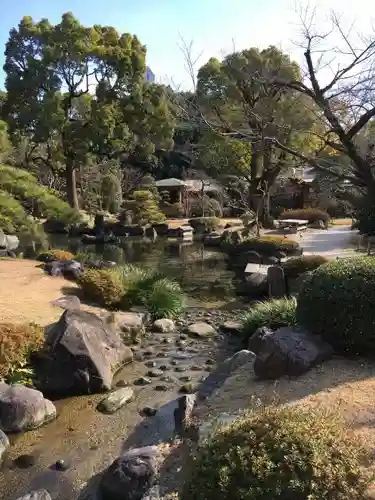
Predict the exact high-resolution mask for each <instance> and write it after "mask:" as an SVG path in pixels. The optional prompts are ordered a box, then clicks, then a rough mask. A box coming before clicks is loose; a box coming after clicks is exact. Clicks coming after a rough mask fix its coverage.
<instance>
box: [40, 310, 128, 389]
mask: <svg viewBox="0 0 375 500" xmlns="http://www.w3.org/2000/svg"><path fill="white" fill-rule="evenodd" d="M132 359H133V353H132V351H131V350H130V349H129V348H128V347H126V346H125V345H124V344H123V342H122V340H121V338H120V336H119V334H118V333H117V332H115V331H114V330H113V329H112V328H111V327H110V326H109V325H108V324H106V323H104V321H103V320H101V319H100V318H99V317H98V316H96V315H95V314H93V313H91V312H87V311H69V310H68V311H65V312H64V313H63V314H62V316H61V318H60V320H59V321H58V322H57V323H55V324H54V325H53V326H52V327H51V328H50V329H49V330H48V332H47V337H46V352H45V353H44V355H43V358H42V359H40V360H39V362H38V363H36V375H37V380H38V383H39V387H40V388H41V390H44V391H46V392H49V391H51V392H54V393H56V394H61V395H71V394H74V395H75V394H88V393H96V392H101V391H103V390H110V389H111V388H112V382H113V375H114V373H115V372H116V371H117V370H118V369H119V368H120V367H121V366H122V365H124V364H126V363H129V362H131V361H132Z"/></svg>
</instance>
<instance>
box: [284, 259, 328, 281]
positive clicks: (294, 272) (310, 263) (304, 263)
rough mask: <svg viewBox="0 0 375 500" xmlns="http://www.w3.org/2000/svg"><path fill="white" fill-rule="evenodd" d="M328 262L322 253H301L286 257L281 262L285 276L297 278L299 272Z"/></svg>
mask: <svg viewBox="0 0 375 500" xmlns="http://www.w3.org/2000/svg"><path fill="white" fill-rule="evenodd" d="M326 262H328V259H327V258H326V257H323V256H322V255H302V256H301V257H294V258H292V259H288V260H287V261H286V262H284V263H283V264H282V268H283V269H284V274H285V277H286V278H298V276H301V274H304V273H306V272H308V271H313V270H314V269H317V268H318V267H319V266H321V265H322V264H325V263H326Z"/></svg>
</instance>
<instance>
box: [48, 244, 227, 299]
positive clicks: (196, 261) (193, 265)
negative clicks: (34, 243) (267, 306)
mask: <svg viewBox="0 0 375 500" xmlns="http://www.w3.org/2000/svg"><path fill="white" fill-rule="evenodd" d="M49 247H50V248H60V249H64V250H69V251H71V252H72V253H74V254H77V253H85V254H88V255H90V256H91V257H92V259H91V260H94V261H95V260H105V261H113V262H116V263H118V264H125V263H133V264H137V265H140V266H143V267H145V268H152V269H155V270H158V271H160V272H162V273H164V274H165V275H167V276H169V277H171V278H174V279H176V280H178V281H179V282H180V284H181V286H182V287H183V288H184V290H185V291H186V292H187V293H189V295H192V296H196V297H199V298H200V299H207V300H211V299H212V300H214V299H222V298H227V297H231V296H233V295H234V292H233V285H232V279H233V273H232V272H230V271H228V269H227V263H226V260H225V258H226V255H225V254H223V253H221V252H219V251H216V250H213V249H212V248H205V247H204V245H203V244H202V243H201V242H180V241H176V240H168V239H165V238H159V239H157V240H156V241H151V240H147V239H138V238H124V239H122V240H121V243H120V245H119V246H117V245H85V244H83V243H82V241H81V240H80V239H78V238H68V237H66V236H60V235H59V236H57V235H54V236H50V237H49Z"/></svg>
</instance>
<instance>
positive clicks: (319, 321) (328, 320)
mask: <svg viewBox="0 0 375 500" xmlns="http://www.w3.org/2000/svg"><path fill="white" fill-rule="evenodd" d="M374 303H375V258H374V257H362V258H355V259H347V260H344V259H340V260H335V261H330V262H329V263H327V264H324V265H323V266H320V267H318V269H315V271H313V272H312V273H311V274H310V276H308V277H307V279H306V280H305V281H304V283H303V284H302V287H301V290H300V292H299V294H298V305H297V312H296V313H297V320H298V322H299V323H300V324H301V325H303V326H304V327H305V328H306V329H307V330H309V331H311V332H312V333H316V334H319V335H321V336H322V337H323V338H324V339H325V340H326V341H327V342H329V343H330V344H331V345H332V346H333V347H334V348H335V349H336V350H337V351H338V352H342V353H348V354H349V353H351V354H356V353H360V354H374V353H375V308H374Z"/></svg>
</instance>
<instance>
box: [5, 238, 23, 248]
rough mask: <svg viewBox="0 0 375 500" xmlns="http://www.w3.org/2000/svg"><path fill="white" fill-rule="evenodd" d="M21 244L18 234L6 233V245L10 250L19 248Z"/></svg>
mask: <svg viewBox="0 0 375 500" xmlns="http://www.w3.org/2000/svg"><path fill="white" fill-rule="evenodd" d="M19 244H20V240H19V238H18V236H14V235H9V234H8V235H5V245H6V249H7V250H10V251H13V250H17V248H18V245H19Z"/></svg>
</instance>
